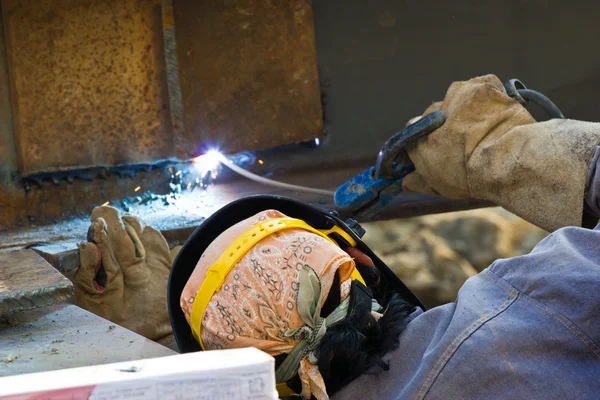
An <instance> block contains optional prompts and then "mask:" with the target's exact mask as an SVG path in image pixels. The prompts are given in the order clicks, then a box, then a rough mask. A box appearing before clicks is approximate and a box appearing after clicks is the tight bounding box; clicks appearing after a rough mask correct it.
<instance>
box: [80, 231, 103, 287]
mask: <svg viewBox="0 0 600 400" xmlns="http://www.w3.org/2000/svg"><path fill="white" fill-rule="evenodd" d="M78 247H79V268H77V272H75V277H74V279H73V285H74V286H75V290H76V291H78V292H83V293H88V294H100V293H102V292H103V291H104V287H102V286H100V285H99V284H98V282H96V273H97V272H98V269H99V268H100V265H102V253H101V252H100V248H99V247H98V246H96V245H95V244H94V243H90V242H82V243H79V246H78Z"/></svg>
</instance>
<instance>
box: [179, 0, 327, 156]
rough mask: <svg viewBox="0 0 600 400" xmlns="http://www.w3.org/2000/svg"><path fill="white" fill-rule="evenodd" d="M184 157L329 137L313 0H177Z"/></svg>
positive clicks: (182, 154) (182, 153) (181, 144)
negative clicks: (325, 129)
mask: <svg viewBox="0 0 600 400" xmlns="http://www.w3.org/2000/svg"><path fill="white" fill-rule="evenodd" d="M173 10H174V30H175V37H176V39H177V55H178V60H179V70H180V84H181V95H182V101H183V104H182V106H183V124H184V126H185V129H184V130H183V136H184V140H182V141H178V142H177V143H176V153H177V155H178V156H180V157H182V158H186V157H189V156H192V155H194V154H197V153H201V152H202V151H205V150H206V149H207V148H208V147H211V146H218V147H220V148H221V149H222V150H224V151H225V152H227V153H235V152H239V151H244V150H257V149H265V148H271V147H275V146H277V145H282V144H292V143H300V142H305V141H309V140H313V139H315V138H320V137H322V127H323V121H322V112H321V97H320V89H319V79H318V73H317V57H316V50H315V36H314V26H313V14H312V4H311V1H310V0H291V1H273V2H267V1H254V0H240V1H236V2H228V1H224V0H208V1H201V2H199V1H193V0H173Z"/></svg>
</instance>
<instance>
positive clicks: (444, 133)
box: [403, 75, 600, 230]
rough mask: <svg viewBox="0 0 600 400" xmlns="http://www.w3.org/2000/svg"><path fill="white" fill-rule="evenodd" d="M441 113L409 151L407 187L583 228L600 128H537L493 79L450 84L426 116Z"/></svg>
mask: <svg viewBox="0 0 600 400" xmlns="http://www.w3.org/2000/svg"><path fill="white" fill-rule="evenodd" d="M440 109H441V110H442V111H443V112H444V113H445V114H446V117H447V119H446V122H445V123H444V125H442V126H441V127H440V128H438V129H437V130H436V131H434V132H433V133H431V134H430V135H429V136H428V137H427V138H426V139H424V140H422V141H421V142H420V143H418V144H416V145H415V146H413V147H412V148H409V157H410V159H411V160H412V161H413V163H414V164H415V167H416V171H415V172H413V173H412V174H410V175H409V176H407V177H406V178H405V180H404V182H403V187H404V190H406V191H409V192H422V193H428V194H433V195H442V196H446V197H449V198H451V199H463V198H468V197H474V198H479V199H483V200H489V201H492V202H495V203H496V204H498V205H501V206H503V207H504V208H506V209H508V210H510V211H512V212H514V213H515V214H517V215H519V216H521V217H523V218H524V219H526V220H528V221H530V222H532V223H534V224H536V225H538V226H540V227H542V228H545V229H547V230H555V229H558V228H560V227H563V226H568V225H576V226H578V225H580V224H581V218H582V212H583V202H584V191H585V185H586V179H587V171H588V167H589V162H590V160H591V157H592V155H593V152H594V149H595V147H596V146H597V145H598V144H599V143H600V125H598V124H593V123H588V122H581V121H571V120H551V121H547V122H543V123H536V122H535V120H534V119H533V117H531V115H530V114H529V113H528V112H527V110H526V109H525V108H524V107H523V106H521V105H520V104H519V103H518V102H517V101H516V100H513V99H512V98H510V97H509V96H507V95H506V93H505V91H504V87H503V85H502V83H501V82H500V80H499V79H498V78H497V77H496V76H494V75H487V76H483V77H479V78H475V79H472V80H469V81H465V82H456V83H454V84H452V86H450V88H449V89H448V92H447V93H446V98H445V99H444V101H443V102H440V103H435V104H433V105H432V106H430V107H429V108H428V109H427V110H426V111H425V113H424V115H426V114H429V113H431V112H433V111H436V110H440Z"/></svg>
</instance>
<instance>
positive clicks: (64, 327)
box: [0, 303, 176, 376]
mask: <svg viewBox="0 0 600 400" xmlns="http://www.w3.org/2000/svg"><path fill="white" fill-rule="evenodd" d="M173 354H176V353H175V352H174V351H172V350H169V349H167V348H166V347H163V346H161V345H159V344H157V343H155V342H153V341H151V340H148V339H146V338H145V337H143V336H140V335H138V334H136V333H134V332H131V331H129V330H127V329H125V328H122V327H120V326H118V325H115V324H114V323H112V322H110V321H107V320H105V319H103V318H100V317H98V316H96V315H94V314H92V313H90V312H88V311H86V310H83V309H81V308H79V307H77V306H74V305H69V304H64V303H63V304H57V305H55V306H52V307H45V308H42V309H39V310H33V311H23V312H20V313H18V314H16V315H14V316H12V317H10V318H9V319H6V320H4V321H1V320H0V376H10V375H16V374H25V373H33V372H43V371H54V370H57V369H63V368H76V367H84V366H88V365H97V364H108V363H113V362H119V361H130V360H139V359H143V358H154V357H162V356H169V355H173Z"/></svg>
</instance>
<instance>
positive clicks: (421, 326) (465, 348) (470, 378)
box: [395, 269, 600, 399]
mask: <svg viewBox="0 0 600 400" xmlns="http://www.w3.org/2000/svg"><path fill="white" fill-rule="evenodd" d="M534 287H535V283H532V286H531V288H530V289H531V293H526V292H524V291H522V290H520V289H519V288H517V287H515V286H514V285H512V284H511V283H510V282H509V281H507V280H506V279H504V278H503V277H502V276H500V275H498V274H497V273H495V272H494V271H493V270H492V269H486V270H484V271H483V272H482V273H480V274H478V275H477V276H475V277H473V278H471V279H469V280H468V281H467V282H466V283H465V285H464V286H463V288H462V289H461V290H460V292H459V295H458V298H457V301H456V302H455V303H453V304H449V305H446V306H443V307H439V308H435V309H432V310H430V311H428V312H426V313H424V314H423V315H422V316H420V317H419V318H417V319H416V320H415V321H414V323H411V325H412V326H409V329H408V330H407V332H406V333H407V335H403V337H402V342H403V343H402V345H403V347H404V348H403V351H404V357H405V358H404V359H402V358H398V359H397V360H395V366H399V364H400V363H403V362H406V359H407V358H406V355H407V354H411V351H414V353H413V354H411V356H410V357H409V359H412V360H418V361H417V362H416V363H415V365H414V366H413V367H412V368H411V371H407V372H408V375H409V376H410V378H407V379H406V382H407V383H409V384H408V386H407V387H405V388H404V389H403V390H404V391H405V394H406V396H405V397H402V398H427V399H430V398H444V399H448V398H531V399H537V398H556V397H559V396H557V395H563V396H565V397H566V398H570V397H572V395H573V393H577V394H578V397H579V398H595V397H594V396H596V395H597V393H598V390H600V383H599V382H597V379H594V376H596V377H597V376H598V374H600V350H599V349H598V346H597V345H596V343H598V341H597V338H596V337H594V336H597V335H598V333H599V332H600V329H598V327H594V326H592V325H593V324H598V322H597V321H598V320H599V319H598V318H596V319H595V322H594V321H588V320H587V319H588V318H582V315H588V317H589V314H590V312H591V310H592V307H590V306H589V305H587V304H582V303H581V304H580V305H579V306H576V305H575V303H570V304H566V303H567V302H566V301H563V302H562V303H561V304H559V306H554V305H548V304H546V303H545V302H543V301H540V300H539V299H536V295H537V294H536V292H537V291H538V290H543V289H542V288H540V287H537V288H534ZM579 298H580V299H581V297H579ZM598 308H600V307H596V309H598ZM422 333H425V335H422ZM419 341H421V343H419ZM411 349H412V350H411ZM397 354H398V355H399V354H400V353H397ZM417 364H418V365H417ZM400 369H402V367H400ZM591 381H595V382H594V384H593V385H590V384H588V383H587V382H591ZM449 394H452V395H451V396H449ZM586 396H587V397H586Z"/></svg>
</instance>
